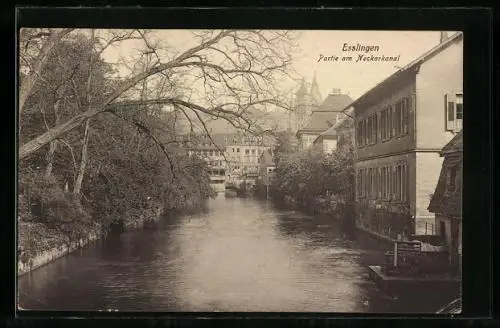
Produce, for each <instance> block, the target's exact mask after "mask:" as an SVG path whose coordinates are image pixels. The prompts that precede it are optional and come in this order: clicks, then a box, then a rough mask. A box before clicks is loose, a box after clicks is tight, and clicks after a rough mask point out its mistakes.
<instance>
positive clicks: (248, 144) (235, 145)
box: [226, 134, 272, 184]
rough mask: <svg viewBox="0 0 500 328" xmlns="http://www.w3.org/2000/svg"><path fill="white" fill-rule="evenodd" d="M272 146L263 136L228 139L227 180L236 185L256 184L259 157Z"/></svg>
mask: <svg viewBox="0 0 500 328" xmlns="http://www.w3.org/2000/svg"><path fill="white" fill-rule="evenodd" d="M271 146H272V142H271V140H270V139H268V138H265V137H263V136H251V135H245V134H235V135H232V136H229V137H227V138H226V155H227V160H228V164H229V166H228V171H227V180H228V181H229V182H231V183H234V184H240V183H241V182H243V181H246V182H247V183H249V184H255V182H256V180H257V178H258V176H259V157H260V155H262V153H263V152H264V151H265V150H267V149H269V148H270V147H271Z"/></svg>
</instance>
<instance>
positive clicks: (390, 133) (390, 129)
mask: <svg viewBox="0 0 500 328" xmlns="http://www.w3.org/2000/svg"><path fill="white" fill-rule="evenodd" d="M393 112H394V107H392V106H389V108H388V114H389V115H387V122H388V124H387V125H388V127H387V128H388V135H387V138H392V136H394V129H393V128H394V127H393V124H392V117H393Z"/></svg>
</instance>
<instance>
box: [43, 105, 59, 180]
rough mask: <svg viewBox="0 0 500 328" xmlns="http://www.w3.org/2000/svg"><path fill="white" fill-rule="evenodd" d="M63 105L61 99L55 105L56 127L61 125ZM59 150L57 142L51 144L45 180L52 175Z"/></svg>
mask: <svg viewBox="0 0 500 328" xmlns="http://www.w3.org/2000/svg"><path fill="white" fill-rule="evenodd" d="M60 103H61V98H57V100H56V102H55V103H54V116H55V126H57V125H59V104H60ZM56 149H57V140H54V141H52V142H51V143H50V147H49V151H48V153H47V167H46V168H45V178H46V179H48V178H49V177H50V176H51V175H52V167H53V161H54V154H55V152H56Z"/></svg>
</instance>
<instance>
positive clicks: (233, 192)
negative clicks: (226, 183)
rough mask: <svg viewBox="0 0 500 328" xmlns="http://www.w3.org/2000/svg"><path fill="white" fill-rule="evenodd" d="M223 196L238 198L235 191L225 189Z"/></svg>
mask: <svg viewBox="0 0 500 328" xmlns="http://www.w3.org/2000/svg"><path fill="white" fill-rule="evenodd" d="M224 194H225V195H226V197H237V196H238V192H237V191H236V190H233V189H226V190H225V191H224Z"/></svg>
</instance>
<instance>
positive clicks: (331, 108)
mask: <svg viewBox="0 0 500 328" xmlns="http://www.w3.org/2000/svg"><path fill="white" fill-rule="evenodd" d="M351 103H352V98H351V97H349V96H348V95H346V94H342V93H339V94H329V95H328V96H327V97H326V99H325V100H324V101H323V103H322V104H321V106H319V108H318V109H317V110H316V111H320V112H340V111H342V110H343V109H344V108H345V107H346V106H347V105H349V104H351Z"/></svg>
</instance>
